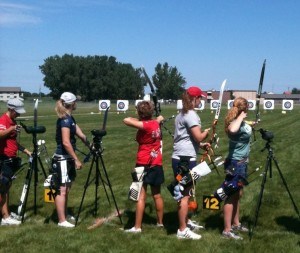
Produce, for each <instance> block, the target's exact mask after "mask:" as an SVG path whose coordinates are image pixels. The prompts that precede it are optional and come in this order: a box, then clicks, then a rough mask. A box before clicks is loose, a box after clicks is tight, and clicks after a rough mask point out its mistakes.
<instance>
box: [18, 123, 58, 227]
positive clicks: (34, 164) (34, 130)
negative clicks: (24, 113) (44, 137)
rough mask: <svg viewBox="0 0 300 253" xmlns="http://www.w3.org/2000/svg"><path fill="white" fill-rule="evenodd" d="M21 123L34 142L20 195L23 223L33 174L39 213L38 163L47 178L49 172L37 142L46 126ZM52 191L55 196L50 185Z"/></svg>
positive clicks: (19, 208)
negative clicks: (29, 125) (38, 135)
mask: <svg viewBox="0 0 300 253" xmlns="http://www.w3.org/2000/svg"><path fill="white" fill-rule="evenodd" d="M21 125H22V127H23V128H24V129H25V131H26V133H29V134H32V143H33V152H32V156H31V158H30V166H29V169H28V171H27V174H26V177H25V182H24V186H23V190H22V194H21V197H20V203H19V206H18V215H20V216H21V217H22V223H23V222H24V215H25V210H26V205H27V200H28V195H29V189H30V185H31V179H32V175H34V214H37V185H38V184H37V183H38V171H39V169H38V164H39V165H40V167H41V169H42V172H43V174H44V177H45V179H46V178H47V174H46V172H45V169H44V166H43V163H42V161H41V158H40V156H39V153H38V143H37V134H38V133H44V132H45V131H46V128H45V127H43V126H38V127H27V126H25V125H24V124H22V123H21ZM50 192H51V194H52V195H53V196H54V193H53V192H52V189H51V187H50Z"/></svg>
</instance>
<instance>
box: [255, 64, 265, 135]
mask: <svg viewBox="0 0 300 253" xmlns="http://www.w3.org/2000/svg"><path fill="white" fill-rule="evenodd" d="M265 68H266V59H265V60H264V63H263V66H262V68H261V73H260V79H259V84H258V89H257V96H256V112H255V122H254V125H253V126H252V131H253V141H256V136H255V129H254V126H255V125H256V124H257V123H259V122H260V111H259V105H260V99H261V93H262V87H263V83H264V76H265Z"/></svg>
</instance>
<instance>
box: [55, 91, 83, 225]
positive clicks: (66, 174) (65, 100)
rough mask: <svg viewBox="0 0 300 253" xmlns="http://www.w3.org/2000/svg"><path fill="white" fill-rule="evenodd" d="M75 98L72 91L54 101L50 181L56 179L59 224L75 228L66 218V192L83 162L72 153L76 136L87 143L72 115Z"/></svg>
mask: <svg viewBox="0 0 300 253" xmlns="http://www.w3.org/2000/svg"><path fill="white" fill-rule="evenodd" d="M76 101H77V99H76V96H75V95H74V94H73V93H71V92H64V93H63V94H62V95H61V97H60V99H59V100H58V101H57V102H56V107H55V111H56V113H57V115H58V119H57V122H56V136H55V139H56V144H57V147H56V151H55V154H54V155H53V159H52V170H53V171H52V172H53V173H52V180H53V181H54V182H55V185H56V192H57V196H56V197H55V206H56V211H57V216H58V226H60V227H66V228H72V227H74V225H73V224H71V223H70V222H68V221H67V220H66V217H67V202H68V194H69V191H70V188H71V183H72V181H74V180H75V177H76V170H79V169H81V168H82V163H81V161H80V160H79V158H78V157H77V155H76V153H75V148H76V138H75V136H77V137H78V138H79V139H80V140H81V141H82V142H83V143H85V144H86V145H89V144H88V141H87V138H86V136H85V135H84V133H83V132H82V130H81V129H80V127H79V126H78V125H77V124H76V121H75V119H74V117H73V116H72V112H73V111H74V110H76V106H77V103H76Z"/></svg>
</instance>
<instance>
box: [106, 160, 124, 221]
mask: <svg viewBox="0 0 300 253" xmlns="http://www.w3.org/2000/svg"><path fill="white" fill-rule="evenodd" d="M100 160H101V164H102V168H103V171H104V174H105V177H106V180H107V184H108V187H109V190H110V193H111V196H112V198H113V201H114V204H115V208H116V211H117V213H118V217H119V220H120V223H121V224H123V222H122V218H121V213H120V209H119V208H118V205H117V201H116V198H115V195H114V192H113V190H112V186H111V183H110V180H109V178H108V174H107V171H106V168H105V165H104V161H103V158H102V156H100ZM109 204H110V202H109Z"/></svg>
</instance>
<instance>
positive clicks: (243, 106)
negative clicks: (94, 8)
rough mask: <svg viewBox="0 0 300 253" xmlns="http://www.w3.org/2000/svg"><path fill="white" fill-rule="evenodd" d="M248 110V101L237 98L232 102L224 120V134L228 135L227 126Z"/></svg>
mask: <svg viewBox="0 0 300 253" xmlns="http://www.w3.org/2000/svg"><path fill="white" fill-rule="evenodd" d="M247 110H248V101H247V99H245V98H243V97H238V98H236V99H235V100H234V101H233V105H232V107H231V108H230V109H229V111H228V113H227V115H226V118H225V132H226V133H228V126H229V125H230V123H231V122H232V121H233V120H234V119H236V118H237V117H238V116H239V115H240V114H241V112H242V111H244V112H246V111H247Z"/></svg>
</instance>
